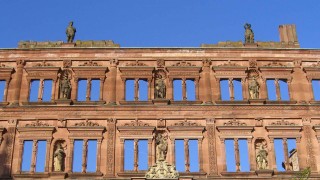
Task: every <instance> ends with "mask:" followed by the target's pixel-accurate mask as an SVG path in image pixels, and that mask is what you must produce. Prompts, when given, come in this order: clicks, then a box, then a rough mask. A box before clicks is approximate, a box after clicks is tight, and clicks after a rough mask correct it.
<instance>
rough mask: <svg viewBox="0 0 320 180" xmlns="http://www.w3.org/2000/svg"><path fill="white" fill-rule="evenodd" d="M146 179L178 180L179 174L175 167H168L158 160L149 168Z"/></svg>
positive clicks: (165, 162) (165, 163) (164, 162)
mask: <svg viewBox="0 0 320 180" xmlns="http://www.w3.org/2000/svg"><path fill="white" fill-rule="evenodd" d="M145 178H146V179H178V178H179V173H178V171H177V170H176V167H175V166H173V165H169V163H168V162H167V161H164V160H158V161H157V162H156V164H155V165H153V166H150V167H149V170H148V172H147V173H146V176H145Z"/></svg>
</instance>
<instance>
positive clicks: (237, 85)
mask: <svg viewBox="0 0 320 180" xmlns="http://www.w3.org/2000/svg"><path fill="white" fill-rule="evenodd" d="M233 93H234V100H236V101H241V100H243V97H242V84H241V79H234V80H233Z"/></svg>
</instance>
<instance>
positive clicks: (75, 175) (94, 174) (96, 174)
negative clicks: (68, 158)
mask: <svg viewBox="0 0 320 180" xmlns="http://www.w3.org/2000/svg"><path fill="white" fill-rule="evenodd" d="M102 175H103V174H102V173H101V172H86V173H81V172H79V173H76V172H75V173H68V177H70V178H80V177H100V176H102Z"/></svg>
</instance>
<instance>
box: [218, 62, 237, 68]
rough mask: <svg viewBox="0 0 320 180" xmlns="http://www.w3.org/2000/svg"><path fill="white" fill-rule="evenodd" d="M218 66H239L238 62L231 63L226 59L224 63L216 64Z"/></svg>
mask: <svg viewBox="0 0 320 180" xmlns="http://www.w3.org/2000/svg"><path fill="white" fill-rule="evenodd" d="M218 66H219V67H221V66H239V67H240V65H239V64H236V63H232V62H231V61H228V62H227V63H224V64H220V65H218Z"/></svg>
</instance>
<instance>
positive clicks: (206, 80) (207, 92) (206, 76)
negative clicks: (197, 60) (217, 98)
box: [202, 59, 212, 104]
mask: <svg viewBox="0 0 320 180" xmlns="http://www.w3.org/2000/svg"><path fill="white" fill-rule="evenodd" d="M202 63H203V67H202V74H203V84H204V87H205V88H204V89H203V91H204V103H205V104H212V99H211V83H210V63H211V60H209V59H205V60H203V61H202Z"/></svg>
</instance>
